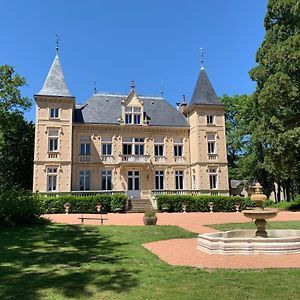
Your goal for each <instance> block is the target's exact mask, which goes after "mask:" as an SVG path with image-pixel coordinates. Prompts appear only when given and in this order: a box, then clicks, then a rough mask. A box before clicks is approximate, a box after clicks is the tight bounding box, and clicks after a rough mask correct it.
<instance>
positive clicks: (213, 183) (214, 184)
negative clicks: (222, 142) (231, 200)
mask: <svg viewBox="0 0 300 300" xmlns="http://www.w3.org/2000/svg"><path fill="white" fill-rule="evenodd" d="M209 187H210V189H211V190H215V189H217V188H218V175H217V168H209Z"/></svg>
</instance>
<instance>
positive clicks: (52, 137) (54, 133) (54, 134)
mask: <svg viewBox="0 0 300 300" xmlns="http://www.w3.org/2000/svg"><path fill="white" fill-rule="evenodd" d="M48 151H51V152H53V151H58V129H50V130H49V134H48Z"/></svg>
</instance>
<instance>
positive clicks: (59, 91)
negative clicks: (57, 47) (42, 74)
mask: <svg viewBox="0 0 300 300" xmlns="http://www.w3.org/2000/svg"><path fill="white" fill-rule="evenodd" d="M38 95H43V96H63V97H71V93H70V91H69V89H68V87H67V84H66V82H65V78H64V74H63V72H62V68H61V64H60V61H59V58H58V56H57V55H56V56H55V58H54V61H53V63H52V66H51V68H50V71H49V73H48V76H47V78H46V80H45V83H44V85H43V87H42V89H41V90H40V91H39V93H38Z"/></svg>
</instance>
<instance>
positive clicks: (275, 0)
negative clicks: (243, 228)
mask: <svg viewBox="0 0 300 300" xmlns="http://www.w3.org/2000/svg"><path fill="white" fill-rule="evenodd" d="M264 24H265V29H266V35H265V39H264V41H263V43H262V45H261V47H260V48H259V49H258V51H257V54H256V62H257V66H256V67H255V68H253V69H252V70H251V71H250V77H251V78H252V80H254V81H256V83H257V87H256V91H255V93H254V94H253V97H251V102H252V103H251V106H252V107H256V108H257V115H256V118H254V119H252V120H251V123H250V126H251V127H252V137H253V140H254V141H256V142H257V143H258V144H260V145H261V147H262V149H261V150H262V152H263V154H264V155H263V157H262V166H263V168H264V169H265V170H266V171H267V172H268V173H269V174H272V175H274V177H275V181H276V182H277V183H278V185H279V186H283V187H284V188H285V189H286V191H287V197H288V199H289V198H290V192H291V191H292V192H293V188H294V189H296V190H297V191H298V192H300V183H299V181H297V180H299V177H300V176H299V172H300V171H299V156H300V155H299V154H300V117H299V116H300V64H299V62H300V3H299V1H298V0H269V2H268V11H267V14H266V17H265V21H264ZM297 178H298V179H297ZM279 200H280V198H279Z"/></svg>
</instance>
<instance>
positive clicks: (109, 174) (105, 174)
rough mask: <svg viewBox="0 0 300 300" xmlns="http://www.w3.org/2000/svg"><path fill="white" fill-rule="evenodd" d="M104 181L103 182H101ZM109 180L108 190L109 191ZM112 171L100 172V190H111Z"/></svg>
mask: <svg viewBox="0 0 300 300" xmlns="http://www.w3.org/2000/svg"><path fill="white" fill-rule="evenodd" d="M103 180H104V181H103ZM109 180H110V189H109V184H108V183H109ZM112 189H113V187H112V170H101V190H105V191H110V190H112Z"/></svg>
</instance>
